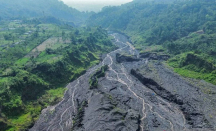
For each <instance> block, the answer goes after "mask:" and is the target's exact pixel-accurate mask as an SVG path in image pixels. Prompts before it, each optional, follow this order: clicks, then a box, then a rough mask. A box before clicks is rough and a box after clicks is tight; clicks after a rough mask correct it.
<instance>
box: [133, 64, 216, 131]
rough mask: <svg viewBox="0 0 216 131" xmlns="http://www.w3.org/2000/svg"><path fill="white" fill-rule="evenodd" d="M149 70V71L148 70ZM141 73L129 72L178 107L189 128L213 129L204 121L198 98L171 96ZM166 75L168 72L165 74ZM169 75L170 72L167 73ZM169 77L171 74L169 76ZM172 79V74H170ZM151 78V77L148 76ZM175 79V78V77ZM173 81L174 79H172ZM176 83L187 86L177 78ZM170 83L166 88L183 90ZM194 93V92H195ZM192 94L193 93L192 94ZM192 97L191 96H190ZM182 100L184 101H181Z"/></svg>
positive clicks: (136, 71) (176, 94) (190, 86)
mask: <svg viewBox="0 0 216 131" xmlns="http://www.w3.org/2000/svg"><path fill="white" fill-rule="evenodd" d="M155 66H156V67H158V66H160V70H162V69H163V68H164V67H162V65H161V64H155ZM145 68H147V67H145ZM148 70H149V69H148ZM140 72H141V71H140V70H139V69H136V70H134V69H132V70H131V74H132V75H133V76H135V77H136V78H137V79H138V80H139V81H140V82H141V83H142V84H143V85H145V86H146V87H148V88H149V89H151V90H153V91H154V92H155V93H156V94H157V95H159V96H160V97H162V98H164V99H166V100H168V101H170V102H172V103H175V104H177V105H178V106H179V109H180V110H181V111H182V112H183V114H184V116H185V119H186V120H187V124H189V125H190V126H191V128H207V129H206V130H210V129H213V126H212V125H211V124H210V122H209V120H207V119H206V117H205V115H204V114H203V111H202V105H200V103H198V102H197V101H199V100H198V98H199V96H197V97H198V98H197V99H190V96H187V98H185V97H184V96H182V95H181V94H180V93H179V94H178V93H174V94H172V93H171V92H170V91H168V90H167V89H166V88H165V87H163V86H161V85H160V84H159V83H157V82H156V81H155V80H153V79H151V78H148V77H146V75H144V74H142V73H140ZM163 73H164V74H163V75H164V76H165V75H168V74H165V72H163ZM166 73H168V72H166ZM169 73H171V72H169ZM169 75H171V74H169ZM172 75H173V77H175V76H174V74H172ZM150 76H151V75H150ZM176 77H177V76H176ZM173 80H174V79H173ZM178 81H181V82H182V83H185V84H187V82H186V81H183V80H181V79H179V78H178ZM160 82H161V79H160ZM165 82H168V81H163V82H161V83H165ZM169 84H170V83H167V84H166V86H168V87H170V86H177V87H178V88H183V87H179V85H177V84H178V83H176V84H173V83H172V85H169ZM187 86H189V88H195V87H194V86H192V85H188V84H187ZM195 92H196V90H195ZM191 93H193V92H191ZM193 94H194V93H193ZM191 96H193V95H191ZM183 98H184V99H183Z"/></svg>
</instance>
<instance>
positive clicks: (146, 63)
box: [30, 33, 216, 131]
mask: <svg viewBox="0 0 216 131" xmlns="http://www.w3.org/2000/svg"><path fill="white" fill-rule="evenodd" d="M111 35H113V36H114V38H115V41H114V43H115V44H116V45H117V46H119V49H117V50H115V51H113V52H110V53H109V54H106V55H104V56H103V61H102V62H101V63H100V64H98V65H96V66H95V67H92V68H90V69H89V70H88V71H87V72H86V73H85V74H84V75H83V76H81V77H79V78H78V79H77V80H75V81H74V82H72V83H69V84H68V86H67V91H66V92H65V95H64V98H63V100H62V101H61V102H60V103H58V104H57V105H55V106H52V107H49V108H47V109H44V110H43V111H42V114H41V115H40V118H39V120H38V121H37V122H36V124H35V125H34V127H33V128H32V129H30V131H71V130H74V131H214V130H215V129H216V126H215V125H216V118H215V117H212V116H215V115H216V114H214V113H215V107H216V106H215V105H214V103H216V99H215V98H216V97H215V94H213V95H211V96H207V95H205V94H204V93H202V92H201V90H200V88H201V86H200V87H199V86H195V85H198V84H197V83H199V82H197V83H196V84H193V83H192V82H189V81H188V80H186V79H184V78H182V77H180V76H178V75H176V74H174V73H173V72H172V71H171V70H170V69H169V68H167V67H166V66H165V65H164V64H163V63H162V60H160V59H159V60H156V61H155V60H148V58H145V59H144V58H139V52H138V51H136V50H134V48H133V47H132V46H131V44H129V43H128V42H127V41H128V40H127V38H126V37H124V36H123V35H120V34H117V33H112V34H111ZM117 61H118V62H117ZM200 82H201V81H200ZM202 83H203V84H204V83H205V82H203V81H202ZM205 86H211V87H212V88H214V89H216V87H215V86H213V85H210V84H207V83H205ZM215 91H216V90H215ZM210 100H211V101H210ZM211 115H212V116H211Z"/></svg>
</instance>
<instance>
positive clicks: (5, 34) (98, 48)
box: [0, 19, 115, 131]
mask: <svg viewBox="0 0 216 131" xmlns="http://www.w3.org/2000/svg"><path fill="white" fill-rule="evenodd" d="M1 28H3V29H5V28H7V29H6V30H1V31H0V39H1V41H0V52H1V53H0V59H1V60H0V67H1V68H0V131H5V130H8V131H22V130H27V129H28V128H30V127H32V126H33V124H34V122H35V121H36V120H37V119H38V116H39V114H40V112H41V110H42V109H44V108H46V107H47V106H50V105H54V104H56V103H58V102H59V101H60V100H61V99H62V96H63V94H64V91H65V90H66V89H65V88H64V87H65V86H66V84H67V83H69V82H71V81H73V80H75V79H77V78H78V77H79V76H80V75H81V74H83V73H85V71H86V69H88V68H89V67H91V66H93V65H95V64H97V63H98V62H99V60H100V55H101V54H103V53H106V52H109V51H111V50H113V49H115V46H113V44H112V43H111V41H110V39H109V38H108V36H107V32H106V31H105V30H103V29H102V28H73V27H72V26H69V25H56V24H48V23H42V22H41V21H38V19H36V20H34V19H30V20H24V21H17V20H15V21H14V20H13V21H4V22H3V21H2V22H1Z"/></svg>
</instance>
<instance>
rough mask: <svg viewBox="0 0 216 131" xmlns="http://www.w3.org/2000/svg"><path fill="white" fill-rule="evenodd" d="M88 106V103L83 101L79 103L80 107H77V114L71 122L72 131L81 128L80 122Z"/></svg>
mask: <svg viewBox="0 0 216 131" xmlns="http://www.w3.org/2000/svg"><path fill="white" fill-rule="evenodd" d="M87 106H88V102H87V101H83V102H82V103H81V105H79V107H78V113H77V115H76V116H75V118H74V121H73V127H72V129H71V130H72V131H73V130H74V129H75V128H76V127H81V126H82V121H83V117H84V113H85V108H86V107H87Z"/></svg>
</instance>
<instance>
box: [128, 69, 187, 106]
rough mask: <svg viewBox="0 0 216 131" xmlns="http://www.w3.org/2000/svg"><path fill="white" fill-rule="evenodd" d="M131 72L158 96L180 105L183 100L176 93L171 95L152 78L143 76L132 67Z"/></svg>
mask: <svg viewBox="0 0 216 131" xmlns="http://www.w3.org/2000/svg"><path fill="white" fill-rule="evenodd" d="M131 74H132V75H133V76H135V77H136V78H137V79H138V80H139V81H141V83H143V84H144V85H145V86H147V87H148V88H150V89H151V90H153V91H154V92H155V93H157V94H158V95H159V96H160V97H162V98H164V99H166V100H168V101H170V102H174V103H176V104H178V105H182V104H183V101H182V98H179V96H177V95H173V94H172V93H171V92H169V91H168V90H166V89H165V88H163V87H162V86H160V85H159V84H158V83H157V82H155V81H154V80H152V79H151V78H147V77H144V76H143V75H142V74H140V73H138V72H137V71H135V70H134V69H132V70H131Z"/></svg>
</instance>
